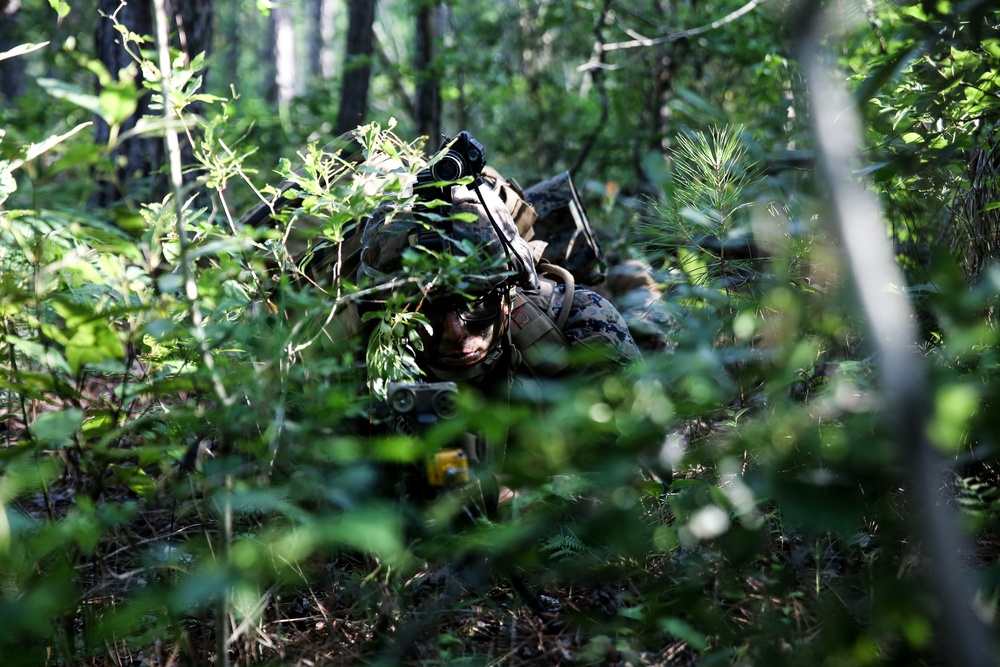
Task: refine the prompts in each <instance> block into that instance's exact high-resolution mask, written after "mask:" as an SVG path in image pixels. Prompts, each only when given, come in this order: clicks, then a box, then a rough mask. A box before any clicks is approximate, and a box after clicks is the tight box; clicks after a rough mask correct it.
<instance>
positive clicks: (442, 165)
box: [413, 130, 486, 233]
mask: <svg viewBox="0 0 1000 667" xmlns="http://www.w3.org/2000/svg"><path fill="white" fill-rule="evenodd" d="M445 148H447V149H448V150H447V152H446V153H445V154H444V155H442V156H441V157H440V158H439V159H438V160H436V161H435V162H434V163H433V164H431V165H428V166H427V167H426V168H424V169H422V170H420V171H419V172H418V173H417V183H416V185H415V186H414V188H413V191H414V194H416V195H417V196H418V197H419V198H420V199H421V200H422V202H423V203H421V204H419V205H418V208H420V209H422V210H424V211H432V212H433V211H434V209H432V208H431V207H430V206H428V204H430V203H431V202H435V201H440V202H444V204H445V206H451V186H452V184H453V183H455V181H458V180H460V179H462V178H465V177H467V176H471V177H472V178H473V184H472V187H474V188H475V187H478V186H479V185H481V184H482V182H483V180H482V172H483V167H485V166H486V149H485V148H483V145H482V144H481V143H479V142H478V141H477V140H476V138H475V137H473V136H472V135H471V134H470V133H469V132H467V131H465V130H462V131H461V132H459V133H458V134H456V135H455V136H454V137H452V138H450V139H445V140H444V142H443V143H442V144H441V148H440V150H444V149H445ZM441 208H444V207H441ZM439 214H440V215H441V216H442V217H443V218H447V217H448V215H450V212H449V211H448V210H447V209H445V210H443V211H440V212H439ZM448 227H450V225H446V229H445V231H446V232H447V233H450V232H451V230H450V229H449V228H448Z"/></svg>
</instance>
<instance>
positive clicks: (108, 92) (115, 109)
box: [98, 81, 139, 125]
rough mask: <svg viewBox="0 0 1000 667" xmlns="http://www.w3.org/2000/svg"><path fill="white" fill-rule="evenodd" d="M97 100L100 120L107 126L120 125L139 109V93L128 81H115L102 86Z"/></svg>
mask: <svg viewBox="0 0 1000 667" xmlns="http://www.w3.org/2000/svg"><path fill="white" fill-rule="evenodd" d="M98 99H99V103H100V107H101V118H103V119H104V120H106V121H107V122H108V124H109V125H120V124H121V123H123V122H125V121H126V120H128V119H129V118H130V117H131V116H132V114H134V113H135V110H136V109H137V108H139V91H137V90H136V89H135V86H134V85H132V83H131V82H128V81H116V82H113V83H111V84H109V85H106V86H104V88H102V89H101V92H100V95H99V96H98Z"/></svg>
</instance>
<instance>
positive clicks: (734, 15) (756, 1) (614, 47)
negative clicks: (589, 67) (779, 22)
mask: <svg viewBox="0 0 1000 667" xmlns="http://www.w3.org/2000/svg"><path fill="white" fill-rule="evenodd" d="M765 2H767V0H750V2H748V3H747V4H745V5H743V6H742V7H740V8H739V9H737V10H736V11H734V12H731V13H729V14H726V15H725V16H723V17H722V18H721V19H718V20H717V21H712V22H711V23H709V24H708V25H703V26H701V27H699V28H691V29H690V30H681V31H679V32H674V33H671V34H669V35H663V36H662V37H655V38H653V39H646V38H642V37H640V38H638V39H632V40H629V41H627V42H612V43H611V44H605V45H604V46H603V50H604V51H605V52H607V51H622V50H624V49H636V48H639V47H642V46H656V45H657V44H666V43H667V42H678V41H680V40H682V39H688V38H690V37H696V36H697V35H700V34H702V33H706V32H708V31H709V30H716V29H718V28H721V27H722V26H724V25H726V24H727V23H732V22H733V21H735V20H736V19H738V18H740V17H741V16H743V15H744V14H747V13H749V12H750V11H752V10H753V9H755V8H756V7H757V6H758V5H762V4H764V3H765Z"/></svg>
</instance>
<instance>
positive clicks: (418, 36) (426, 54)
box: [414, 2, 441, 150]
mask: <svg viewBox="0 0 1000 667" xmlns="http://www.w3.org/2000/svg"><path fill="white" fill-rule="evenodd" d="M438 11H439V7H438V5H437V3H434V2H421V3H420V4H419V6H418V7H417V11H416V16H415V20H416V25H415V28H416V30H415V33H414V34H415V41H416V44H415V49H414V54H415V62H414V69H415V70H416V72H417V94H416V99H415V104H414V109H415V112H416V118H414V122H415V124H416V126H417V133H418V134H420V135H422V136H426V137H427V138H428V139H429V144H428V148H429V149H432V150H433V149H436V148H437V144H438V142H439V140H440V138H441V75H440V72H438V68H437V62H436V59H435V55H436V48H435V47H436V44H437V40H438V39H439V37H440V22H439V21H438Z"/></svg>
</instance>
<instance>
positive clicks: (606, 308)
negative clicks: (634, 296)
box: [557, 287, 640, 363]
mask: <svg viewBox="0 0 1000 667" xmlns="http://www.w3.org/2000/svg"><path fill="white" fill-rule="evenodd" d="M557 298H564V295H563V294H557ZM563 335H564V336H565V337H566V341H567V342H568V343H569V344H570V345H576V344H602V343H603V344H605V345H606V346H608V347H609V348H610V351H611V352H612V354H611V356H612V358H613V359H614V360H615V361H618V362H619V363H628V362H629V361H632V360H634V359H637V358H638V357H639V356H640V354H639V348H638V347H637V346H636V344H635V340H633V338H632V334H631V333H630V332H629V328H628V324H627V323H626V322H625V318H623V317H622V315H621V313H619V312H618V309H617V308H615V306H614V304H612V303H611V302H610V301H609V300H608V299H606V298H604V297H603V296H601V295H600V294H598V293H597V292H595V291H593V290H591V289H587V288H585V287H578V288H576V290H575V291H574V293H573V303H572V305H571V306H570V311H569V318H568V320H567V322H566V327H565V329H564V330H563Z"/></svg>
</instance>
